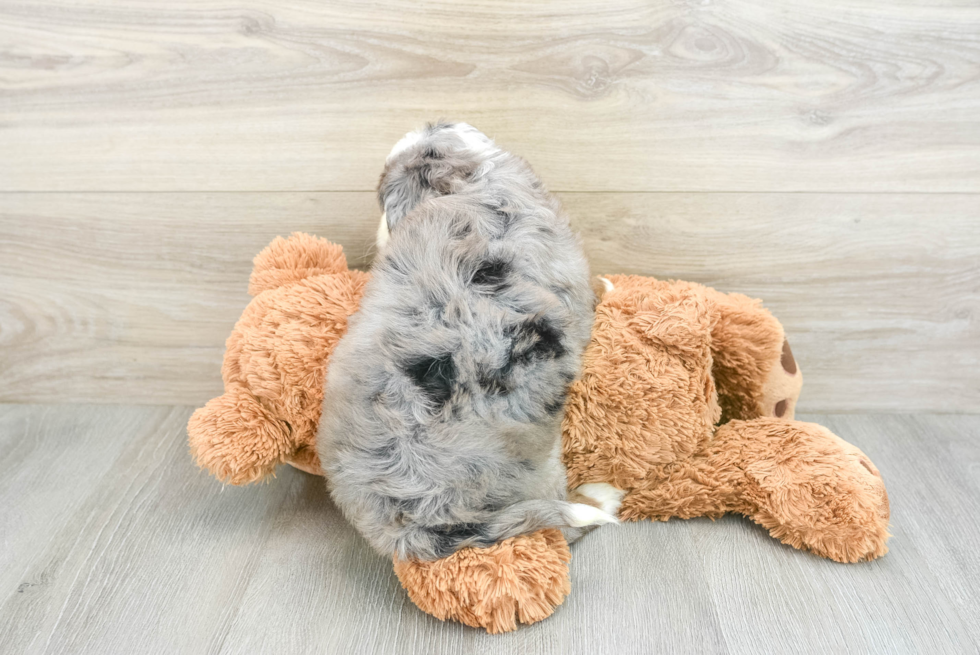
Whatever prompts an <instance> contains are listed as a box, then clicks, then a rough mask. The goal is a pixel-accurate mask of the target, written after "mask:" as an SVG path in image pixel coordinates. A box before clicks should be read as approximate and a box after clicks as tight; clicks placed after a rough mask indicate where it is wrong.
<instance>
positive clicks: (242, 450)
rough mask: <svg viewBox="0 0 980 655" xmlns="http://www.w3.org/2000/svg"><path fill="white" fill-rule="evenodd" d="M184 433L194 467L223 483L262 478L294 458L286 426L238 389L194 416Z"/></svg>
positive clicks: (246, 392) (251, 396)
mask: <svg viewBox="0 0 980 655" xmlns="http://www.w3.org/2000/svg"><path fill="white" fill-rule="evenodd" d="M187 434H188V437H189V441H190V447H191V455H192V456H193V457H194V459H195V461H196V462H197V463H198V465H199V466H203V467H205V468H207V469H208V470H209V471H210V472H211V473H212V474H213V475H214V476H215V477H216V478H218V479H219V480H221V481H222V482H225V483H228V484H235V485H239V484H248V483H249V482H255V481H256V480H259V479H261V478H264V477H265V476H267V475H269V474H271V473H273V472H274V471H275V469H276V465H277V464H279V463H281V462H283V461H285V460H286V459H287V458H288V457H290V456H292V455H293V453H292V449H293V446H292V444H291V441H290V438H289V425H288V424H286V422H285V421H282V420H279V419H277V418H275V417H274V416H273V415H272V414H270V413H269V412H267V411H266V410H265V408H263V407H262V405H261V404H259V402H258V401H257V400H256V399H255V397H254V396H253V395H252V394H251V393H249V391H248V390H247V389H245V388H244V387H241V386H238V385H231V386H229V387H228V390H227V391H226V392H225V393H224V395H221V396H218V397H217V398H214V399H212V400H211V401H209V402H208V404H207V405H205V406H204V407H202V408H201V409H199V410H197V411H196V412H194V414H193V415H192V416H191V419H190V421H189V422H188V424H187Z"/></svg>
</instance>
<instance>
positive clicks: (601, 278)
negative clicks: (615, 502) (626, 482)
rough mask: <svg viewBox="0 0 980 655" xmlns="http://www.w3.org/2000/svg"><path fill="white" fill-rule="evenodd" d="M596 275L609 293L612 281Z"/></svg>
mask: <svg viewBox="0 0 980 655" xmlns="http://www.w3.org/2000/svg"><path fill="white" fill-rule="evenodd" d="M598 277H599V279H600V280H601V281H602V286H604V287H606V293H609V292H610V291H612V290H613V289H615V288H616V287H614V286H613V283H612V282H610V281H609V280H607V279H606V278H604V277H602V276H601V275H600V276H598ZM582 486H583V487H587V486H589V485H582ZM613 488H614V489H615V487H613ZM590 497H591V496H590Z"/></svg>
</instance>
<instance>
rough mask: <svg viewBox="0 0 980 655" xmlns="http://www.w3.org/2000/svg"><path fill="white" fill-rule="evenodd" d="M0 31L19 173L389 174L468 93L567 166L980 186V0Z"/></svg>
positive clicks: (92, 7) (30, 180)
mask: <svg viewBox="0 0 980 655" xmlns="http://www.w3.org/2000/svg"><path fill="white" fill-rule="evenodd" d="M0 44H3V45H2V46H0V48H2V53H0V55H2V57H0V62H3V64H2V66H3V67H2V76H0V85H2V86H0V91H2V93H0V125H2V126H3V129H0V153H3V154H2V156H0V190H8V191H28V190H35V191H48V190H61V191H69V190H78V191H81V190H89V191H92V190H98V191H114V190H125V191H141V190H158V191H173V190H183V191H187V190H198V191H203V190H239V191H256V190H334V191H337V190H340V191H347V190H369V189H371V188H373V186H374V183H375V181H376V179H377V175H378V165H379V162H380V161H381V160H382V159H383V157H384V155H385V154H386V153H387V151H388V149H389V148H390V146H391V144H392V143H394V141H395V140H397V138H398V137H399V136H401V134H403V133H404V132H405V131H406V130H407V129H409V128H411V127H414V126H416V125H418V124H419V123H421V122H423V121H426V120H432V119H435V118H438V117H440V116H447V117H450V118H454V119H461V120H468V121H470V122H472V123H474V124H476V125H478V126H480V127H481V128H482V129H484V130H486V131H487V132H488V133H490V134H492V135H494V136H495V137H497V138H498V139H499V140H500V141H501V143H503V144H504V145H505V146H507V147H508V148H511V149H513V150H515V151H516V152H519V153H521V154H523V155H525V156H526V157H528V158H529V159H530V160H531V161H532V162H534V163H535V165H536V166H537V167H538V168H539V169H540V171H541V173H542V174H543V176H544V179H545V180H547V181H548V182H549V184H550V185H551V187H552V188H554V189H556V190H565V191H572V190H590V191H597V190H598V191H624V190H628V191H660V190H671V191H697V190H706V191H930V192H935V191H965V192H976V191H978V177H977V174H978V169H980V118H978V117H980V83H978V79H980V78H978V70H980V7H978V6H977V4H976V3H975V2H969V1H965V0H958V1H954V0H941V1H937V2H928V3H923V2H917V3H904V2H903V3H895V2H890V3H881V2H854V1H852V0H825V1H821V2H816V1H814V0H797V1H795V2H792V3H790V4H786V3H777V4H774V3H769V2H760V1H759V0H719V1H716V2H666V1H657V2H645V1H643V0H613V1H606V2H598V3H597V2H594V1H593V0H550V1H547V2H536V3H515V2H504V3H501V2H497V1H496V0H475V1H473V2H468V3H467V4H466V8H465V11H461V10H460V7H459V5H458V3H456V2H453V1H452V0H427V1H425V2H416V1H415V0H383V1H380V2H370V3H364V2H360V1H359V0H345V1H340V0H334V1H332V2H319V1H317V0H289V2H268V1H263V0H239V1H238V2H235V3H230V4H229V3H228V2H225V1H224V0H171V1H169V2H167V3H164V4H160V3H155V2H146V1H139V2H137V1H131V2H127V3H122V4H121V3H119V2H116V1H114V0H86V1H85V2H73V3H65V2H62V1H60V0H33V1H32V2H21V1H17V0H4V1H3V2H0Z"/></svg>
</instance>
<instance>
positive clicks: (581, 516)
mask: <svg viewBox="0 0 980 655" xmlns="http://www.w3.org/2000/svg"><path fill="white" fill-rule="evenodd" d="M569 507H570V509H569V510H568V517H567V518H568V523H569V525H571V526H572V527H574V528H582V527H585V526H587V525H605V524H607V523H619V520H617V519H616V517H615V516H613V515H612V514H609V513H607V512H604V511H602V510H601V509H599V508H598V507H593V506H592V505H585V504H583V503H572V504H571V505H570V506H569Z"/></svg>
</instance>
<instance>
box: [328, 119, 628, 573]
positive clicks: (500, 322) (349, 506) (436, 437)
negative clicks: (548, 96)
mask: <svg viewBox="0 0 980 655" xmlns="http://www.w3.org/2000/svg"><path fill="white" fill-rule="evenodd" d="M379 200H380V203H381V206H382V208H383V211H384V215H383V217H382V224H381V226H380V227H379V231H378V242H379V253H378V258H377V260H376V262H375V264H374V266H373V268H372V274H373V275H372V279H371V281H370V283H369V284H368V285H367V288H366V289H365V292H364V297H363V299H362V301H361V307H360V311H358V313H357V314H355V315H354V316H353V317H351V321H350V325H349V327H348V331H347V334H346V335H345V336H344V338H343V339H342V340H341V342H340V343H339V344H338V346H337V348H336V350H335V351H334V353H333V355H332V356H331V359H330V365H329V368H328V370H327V379H326V388H325V394H324V402H323V414H322V418H321V420H320V434H319V438H318V444H319V453H320V459H321V462H322V463H323V466H324V468H325V470H326V472H327V475H328V479H329V480H330V482H331V484H332V492H331V493H332V496H333V499H334V501H335V502H336V503H337V505H338V506H339V507H340V508H341V510H342V511H343V512H344V514H345V515H346V517H347V518H348V519H349V520H350V521H351V522H352V523H353V524H354V526H355V527H356V528H357V529H358V531H359V532H360V533H361V534H362V535H363V536H364V537H365V538H366V539H367V540H368V542H370V544H371V545H372V546H373V547H374V548H375V549H376V550H377V551H378V552H379V553H381V554H382V555H385V556H389V557H390V556H391V555H392V553H394V554H395V555H396V556H397V557H399V558H413V559H423V560H430V559H437V558H441V557H445V556H446V555H449V554H450V553H452V552H454V551H456V550H458V549H459V548H462V547H465V546H489V545H491V544H494V543H496V542H498V541H501V540H503V539H506V538H508V537H513V536H516V535H520V534H524V533H528V532H533V531H535V530H538V529H541V528H546V527H557V528H562V529H564V531H565V533H566V537H567V538H568V539H569V540H570V541H573V540H575V539H576V538H577V537H578V536H580V534H581V533H582V532H583V528H584V527H585V526H592V525H598V524H602V523H612V522H615V521H616V519H615V518H614V516H613V514H614V513H615V511H616V509H617V508H618V501H619V499H620V496H619V495H618V492H617V491H616V490H615V489H614V488H613V487H610V486H608V485H586V487H587V488H583V490H582V491H583V492H584V493H586V494H587V495H588V496H590V497H591V499H585V500H586V502H587V503H588V504H584V503H572V502H568V501H567V500H566V487H565V485H566V477H565V469H564V466H563V465H562V463H561V459H560V455H561V420H562V415H563V408H564V402H565V394H566V389H567V387H568V385H569V384H570V383H571V382H572V381H573V380H574V379H575V378H576V376H577V375H578V373H579V368H580V366H581V361H582V352H583V351H584V349H585V346H586V344H587V343H588V340H589V336H590V330H591V327H592V320H593V313H592V309H593V302H594V296H593V293H592V290H591V287H590V282H589V270H588V264H587V262H586V259H585V256H584V255H583V252H582V249H581V246H580V244H579V242H578V241H577V239H576V238H575V236H574V235H573V234H572V232H571V229H570V228H569V224H568V220H567V218H566V217H565V215H564V214H563V213H562V211H561V208H560V206H559V204H558V201H557V200H556V199H555V198H554V197H553V196H551V195H550V194H548V193H547V192H546V191H545V190H544V188H543V187H542V185H541V182H540V181H539V180H538V178H537V177H536V176H535V175H534V173H533V172H532V171H531V169H530V167H529V166H528V165H527V164H526V163H525V162H524V161H523V160H521V159H519V158H517V157H515V156H513V155H511V154H509V153H507V152H504V151H503V150H501V149H500V148H498V147H497V146H496V145H495V144H494V143H493V141H491V140H490V139H489V138H487V137H486V136H485V135H483V134H482V133H480V132H479V131H477V130H476V129H474V128H473V127H470V126H469V125H466V124H462V123H459V124H438V125H430V126H429V127H427V128H425V129H423V130H420V131H418V132H413V133H410V134H408V135H407V136H406V137H405V138H404V139H402V140H401V141H400V142H399V143H398V144H397V145H396V146H395V147H394V149H393V150H392V151H391V154H390V155H389V157H388V160H387V163H386V166H385V170H384V173H383V175H382V177H381V182H380V186H379Z"/></svg>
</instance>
